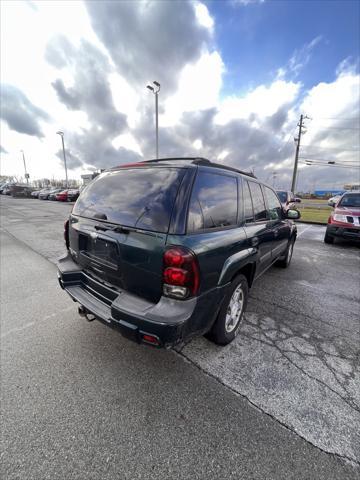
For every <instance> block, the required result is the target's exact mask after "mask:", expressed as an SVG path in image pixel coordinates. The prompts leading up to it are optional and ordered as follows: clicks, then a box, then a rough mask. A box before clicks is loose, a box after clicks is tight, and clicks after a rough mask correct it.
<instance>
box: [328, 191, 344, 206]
mask: <svg viewBox="0 0 360 480" xmlns="http://www.w3.org/2000/svg"><path fill="white" fill-rule="evenodd" d="M342 195H343V194H342V193H338V194H337V195H334V196H333V197H331V198H329V200H328V205H329V206H330V207H335V205H336V204H337V202H338V201H339V200H340V198H341V197H342Z"/></svg>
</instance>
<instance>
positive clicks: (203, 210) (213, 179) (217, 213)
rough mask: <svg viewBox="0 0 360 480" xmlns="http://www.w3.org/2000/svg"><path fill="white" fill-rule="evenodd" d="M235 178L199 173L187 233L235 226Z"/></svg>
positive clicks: (194, 188)
mask: <svg viewBox="0 0 360 480" xmlns="http://www.w3.org/2000/svg"><path fill="white" fill-rule="evenodd" d="M237 208H238V187H237V180H236V177H233V176H228V175H220V174H217V173H210V172H204V171H199V172H198V174H197V176H196V180H195V183H194V186H193V191H192V195H191V200H190V206H189V216H188V232H197V231H201V230H205V229H209V228H221V227H230V226H232V225H236V224H237Z"/></svg>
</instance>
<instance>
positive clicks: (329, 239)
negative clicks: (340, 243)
mask: <svg viewBox="0 0 360 480" xmlns="http://www.w3.org/2000/svg"><path fill="white" fill-rule="evenodd" d="M334 240H335V239H334V237H333V236H332V235H329V234H328V233H327V232H326V233H325V237H324V242H325V243H328V244H333V243H334Z"/></svg>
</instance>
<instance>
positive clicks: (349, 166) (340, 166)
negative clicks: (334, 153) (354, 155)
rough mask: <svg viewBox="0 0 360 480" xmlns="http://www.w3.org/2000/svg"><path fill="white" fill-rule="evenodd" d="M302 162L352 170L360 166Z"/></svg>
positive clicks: (303, 162)
mask: <svg viewBox="0 0 360 480" xmlns="http://www.w3.org/2000/svg"><path fill="white" fill-rule="evenodd" d="M300 163H301V164H303V165H309V166H312V165H316V166H318V167H338V168H350V169H352V170H354V169H355V168H359V166H358V165H337V164H335V165H334V164H332V163H320V162H311V163H310V162H305V161H301V162H300Z"/></svg>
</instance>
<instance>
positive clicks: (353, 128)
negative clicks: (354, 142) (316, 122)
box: [315, 126, 360, 132]
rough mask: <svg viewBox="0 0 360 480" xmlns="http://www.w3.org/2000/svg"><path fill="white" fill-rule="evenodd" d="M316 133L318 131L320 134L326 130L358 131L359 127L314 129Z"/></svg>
mask: <svg viewBox="0 0 360 480" xmlns="http://www.w3.org/2000/svg"><path fill="white" fill-rule="evenodd" d="M315 129H316V131H318V132H319V131H320V132H323V131H326V130H360V127H342V126H340V127H326V128H316V127H315Z"/></svg>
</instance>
